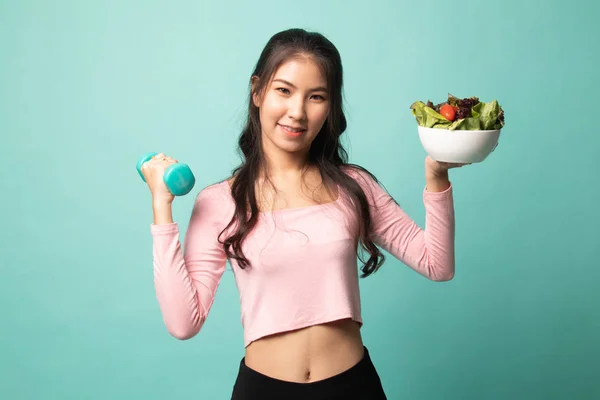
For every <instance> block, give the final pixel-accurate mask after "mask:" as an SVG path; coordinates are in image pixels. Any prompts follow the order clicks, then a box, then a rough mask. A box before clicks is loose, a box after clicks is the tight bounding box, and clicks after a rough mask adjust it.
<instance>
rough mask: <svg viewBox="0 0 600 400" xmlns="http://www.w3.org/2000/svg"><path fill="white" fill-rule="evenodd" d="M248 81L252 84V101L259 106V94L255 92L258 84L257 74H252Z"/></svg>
mask: <svg viewBox="0 0 600 400" xmlns="http://www.w3.org/2000/svg"><path fill="white" fill-rule="evenodd" d="M250 83H251V84H252V89H251V91H252V103H254V105H255V106H256V107H260V96H259V94H258V93H256V87H257V86H258V76H256V75H254V76H253V77H252V79H251V80H250Z"/></svg>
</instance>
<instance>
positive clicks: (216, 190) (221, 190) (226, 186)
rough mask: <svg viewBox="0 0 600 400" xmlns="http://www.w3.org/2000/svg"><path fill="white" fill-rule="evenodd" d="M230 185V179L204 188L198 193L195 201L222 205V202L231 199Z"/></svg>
mask: <svg viewBox="0 0 600 400" xmlns="http://www.w3.org/2000/svg"><path fill="white" fill-rule="evenodd" d="M231 183H232V181H231V178H227V179H223V180H220V181H218V182H215V183H211V184H208V185H206V186H204V187H203V188H202V189H200V191H199V192H198V194H197V196H196V201H203V202H215V203H220V204H221V205H222V204H223V202H224V201H225V202H227V201H228V200H230V199H231V186H230V185H231Z"/></svg>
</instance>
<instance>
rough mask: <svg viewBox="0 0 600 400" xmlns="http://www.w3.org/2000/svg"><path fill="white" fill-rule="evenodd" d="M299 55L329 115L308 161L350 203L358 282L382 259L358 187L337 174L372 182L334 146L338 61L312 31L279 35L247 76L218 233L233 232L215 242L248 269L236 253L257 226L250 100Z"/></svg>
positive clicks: (256, 126)
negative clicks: (225, 213)
mask: <svg viewBox="0 0 600 400" xmlns="http://www.w3.org/2000/svg"><path fill="white" fill-rule="evenodd" d="M300 55H306V56H309V57H311V59H312V60H314V61H315V62H316V63H317V64H318V65H319V66H320V67H321V69H322V71H323V74H324V75H325V77H326V80H327V88H328V91H329V96H328V97H329V114H328V116H327V119H326V121H325V123H324V124H323V127H322V129H321V131H320V132H319V133H318V134H317V136H316V137H315V139H314V141H313V143H312V144H311V147H310V150H309V157H308V158H309V159H308V162H309V163H310V164H312V165H314V166H316V167H317V168H318V169H319V171H320V173H321V177H322V180H323V183H325V184H326V187H331V186H333V185H337V187H339V188H340V189H341V190H343V191H344V193H346V194H347V195H348V197H349V199H350V203H351V204H352V205H353V206H354V207H355V209H356V210H355V211H356V217H357V219H358V232H357V233H358V241H359V244H360V245H361V247H362V249H363V250H364V251H366V252H367V253H368V254H369V258H368V259H367V260H366V261H365V260H364V259H363V257H361V255H360V254H359V258H360V260H361V261H362V262H363V266H362V268H361V269H362V274H361V277H363V278H364V277H366V276H368V275H370V274H372V273H373V272H375V271H377V269H379V267H380V266H381V265H382V264H383V262H384V260H385V257H384V255H383V253H382V252H381V251H380V250H379V249H378V248H377V246H376V245H375V243H373V241H372V240H371V238H370V235H369V232H370V228H371V215H370V213H369V203H368V200H367V197H366V195H365V193H364V191H363V190H362V188H361V187H360V185H359V184H358V183H357V182H356V181H355V180H354V179H353V178H352V177H350V176H349V175H347V174H346V173H345V172H344V171H343V167H345V166H347V167H351V168H357V169H360V170H362V171H364V172H367V173H368V174H369V175H370V176H371V177H372V178H373V179H375V177H374V176H373V175H372V174H371V173H370V172H368V171H367V170H366V169H364V168H362V167H360V166H358V165H355V164H349V163H348V154H347V152H346V150H345V149H344V148H343V146H342V145H341V143H340V136H341V135H342V134H343V133H344V131H345V130H346V117H345V115H344V112H343V110H342V86H343V70H342V61H341V57H340V54H339V52H338V50H337V49H336V47H335V46H334V45H333V43H331V42H330V41H329V40H328V39H327V38H326V37H324V36H323V35H322V34H320V33H316V32H307V31H305V30H303V29H289V30H285V31H282V32H279V33H277V34H275V35H274V36H273V37H271V39H270V40H269V41H268V42H267V44H266V46H265V48H264V49H263V51H262V53H261V55H260V58H259V59H258V62H257V64H256V67H255V69H254V72H253V73H252V77H251V78H252V79H251V86H250V94H249V99H248V119H247V121H246V124H245V127H244V129H243V130H242V133H241V135H240V138H239V141H238V144H239V150H240V152H241V155H242V163H241V164H240V165H239V166H238V167H237V168H235V169H234V170H233V176H234V177H235V179H234V181H233V184H232V185H231V194H232V197H233V200H234V202H235V206H236V208H235V213H234V215H233V217H232V219H231V221H230V223H229V225H228V226H227V227H226V228H225V229H224V230H223V232H225V231H226V230H228V229H229V228H230V227H232V226H234V225H235V226H236V229H235V230H234V231H233V232H232V233H231V235H230V236H229V237H228V238H226V239H225V240H224V241H221V243H223V246H224V249H225V252H226V254H227V256H228V257H229V258H230V259H233V260H236V261H237V263H238V264H239V266H240V267H241V268H245V267H246V266H248V265H249V264H250V263H249V261H248V259H247V258H246V257H245V255H244V252H243V251H242V242H243V240H244V239H245V238H246V236H247V235H248V234H249V233H250V231H251V230H252V229H253V228H254V226H255V225H256V223H257V221H258V217H259V213H260V210H259V207H258V203H257V198H256V190H255V182H256V180H257V178H258V177H259V176H260V172H261V169H262V168H263V167H264V164H263V160H264V158H263V149H262V145H261V124H260V117H259V109H258V107H256V105H255V104H254V102H253V101H252V99H253V95H255V94H259V93H262V91H263V90H264V89H265V87H266V85H268V82H269V80H270V78H271V77H272V76H273V74H274V73H275V71H276V70H277V69H278V68H279V66H280V65H282V64H283V63H284V62H285V61H287V60H288V59H290V58H292V57H295V56H300ZM255 78H258V79H256V82H257V84H256V85H255V86H254V87H253V85H252V81H253V79H255ZM375 181H376V179H375ZM340 195H341V194H340Z"/></svg>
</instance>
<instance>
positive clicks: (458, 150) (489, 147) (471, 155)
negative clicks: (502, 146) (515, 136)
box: [418, 126, 500, 163]
mask: <svg viewBox="0 0 600 400" xmlns="http://www.w3.org/2000/svg"><path fill="white" fill-rule="evenodd" d="M418 128H419V138H420V139H421V144H422V145H423V148H424V149H425V151H426V152H427V154H429V156H430V157H431V158H433V159H434V160H436V161H440V162H451V163H478V162H481V161H483V160H485V159H486V158H487V156H488V155H489V154H490V153H491V152H492V151H494V149H495V148H496V146H497V145H498V139H499V138H500V129H496V130H488V131H469V130H465V131H461V130H454V131H451V130H448V129H436V128H425V127H422V126H419V127H418Z"/></svg>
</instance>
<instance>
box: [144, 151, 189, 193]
mask: <svg viewBox="0 0 600 400" xmlns="http://www.w3.org/2000/svg"><path fill="white" fill-rule="evenodd" d="M157 154H158V153H148V154H145V155H143V156H142V157H141V158H140V159H139V160H138V162H137V165H136V168H137V171H138V173H139V174H140V176H141V177H142V180H143V181H144V182H146V179H145V178H144V175H143V174H142V165H144V163H145V162H146V161H150V159H152V157H154V156H155V155H157ZM163 181H164V182H165V185H167V188H168V189H169V192H171V193H172V194H173V196H185V195H186V194H188V193H189V192H190V190H192V188H193V187H194V184H195V183H196V178H194V174H192V170H191V169H190V167H188V166H187V165H186V164H181V163H176V164H171V165H169V166H168V167H167V169H166V170H165V174H164V175H163Z"/></svg>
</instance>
